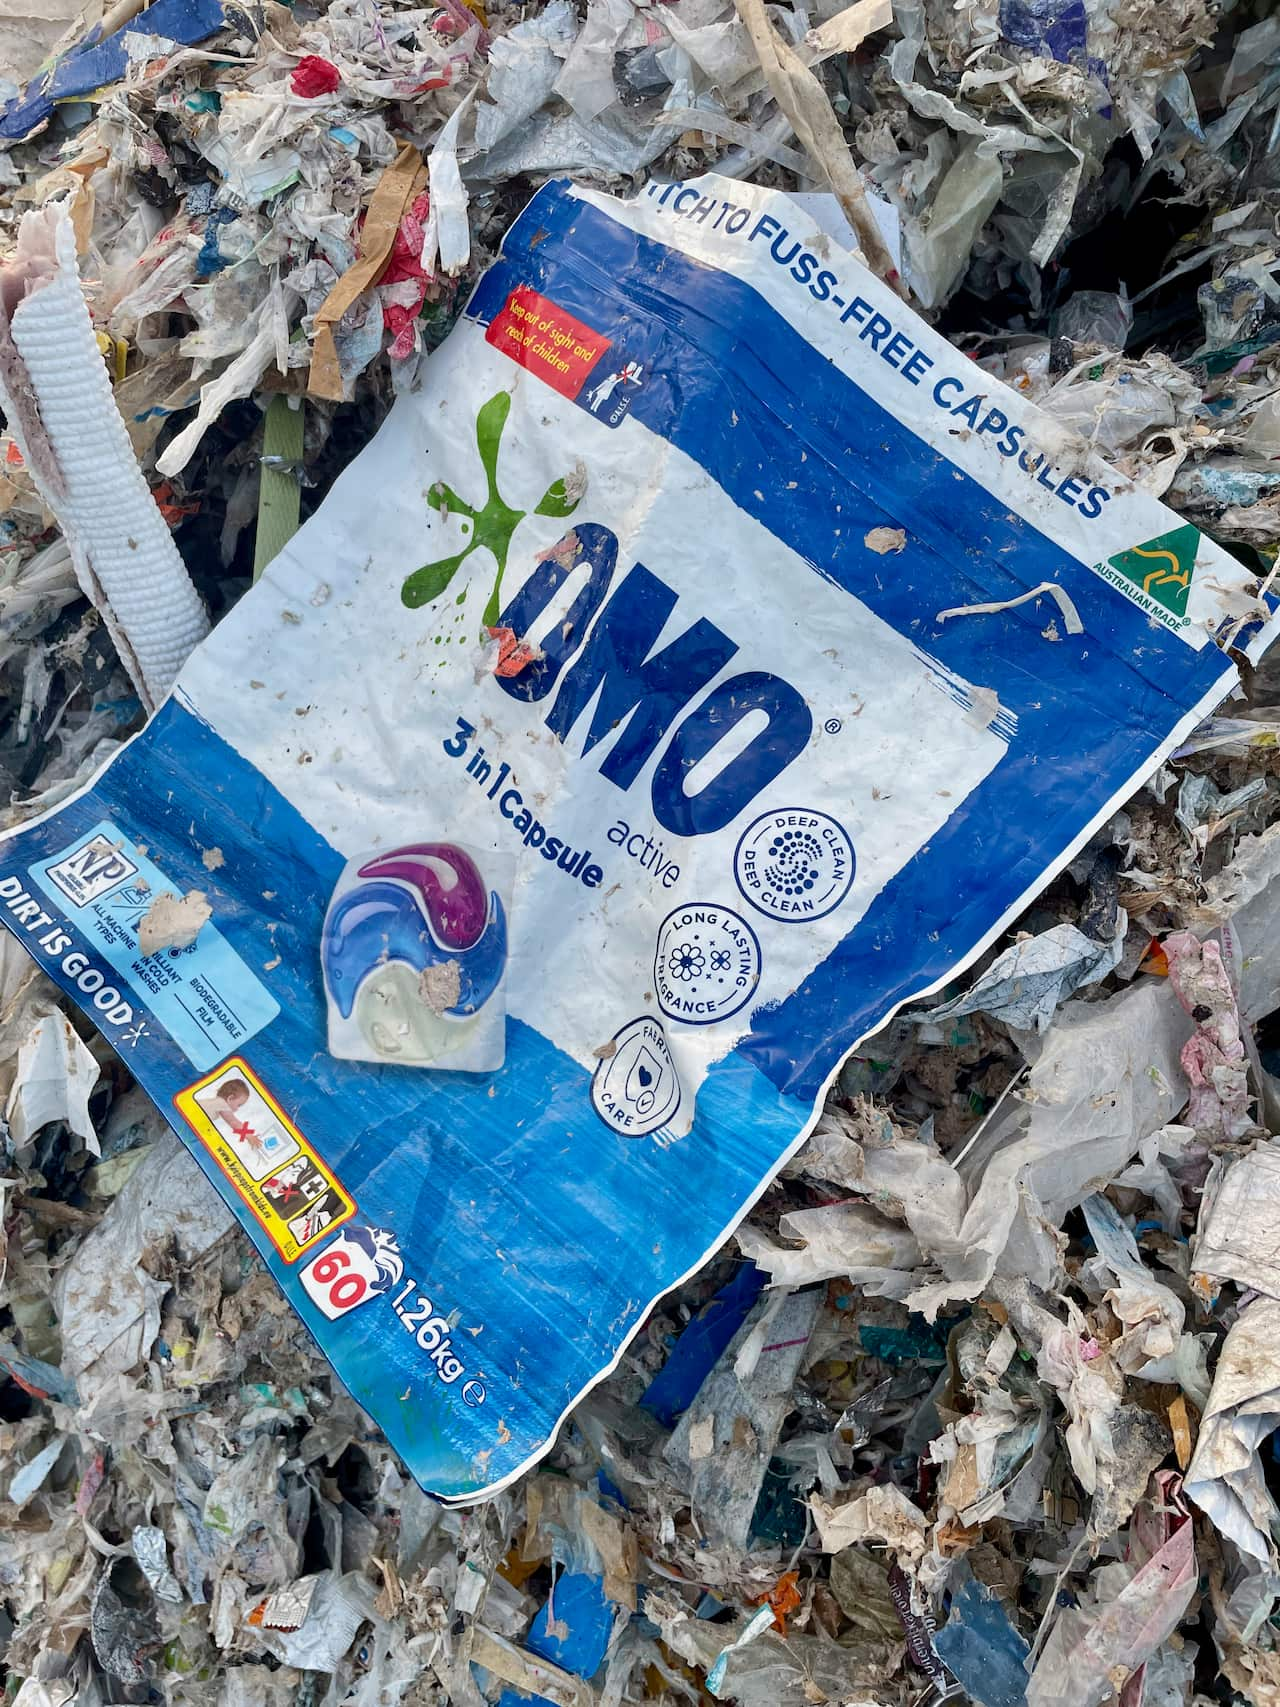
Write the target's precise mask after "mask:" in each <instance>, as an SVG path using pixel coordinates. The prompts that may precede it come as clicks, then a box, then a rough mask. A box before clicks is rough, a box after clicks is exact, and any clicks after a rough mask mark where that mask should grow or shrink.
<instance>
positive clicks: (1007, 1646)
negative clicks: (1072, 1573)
mask: <svg viewBox="0 0 1280 1707" xmlns="http://www.w3.org/2000/svg"><path fill="white" fill-rule="evenodd" d="M933 1645H934V1647H935V1648H936V1649H937V1652H938V1657H939V1659H940V1660H941V1661H942V1663H943V1665H944V1666H946V1668H947V1670H948V1671H949V1672H950V1673H951V1675H952V1676H953V1677H954V1678H955V1680H956V1682H957V1683H958V1684H960V1686H961V1687H962V1688H963V1689H964V1691H965V1693H966V1694H967V1695H968V1696H969V1698H970V1700H971V1701H975V1702H977V1704H978V1707H1023V1703H1024V1702H1025V1701H1026V1699H1027V1673H1026V1669H1025V1666H1024V1661H1025V1660H1026V1657H1027V1653H1028V1651H1029V1648H1028V1644H1027V1643H1026V1642H1025V1641H1024V1640H1023V1638H1022V1637H1021V1636H1020V1635H1019V1634H1018V1632H1017V1631H1016V1630H1015V1629H1014V1627H1013V1625H1012V1624H1011V1623H1010V1621H1009V1614H1008V1613H1007V1612H1006V1611H1005V1609H1004V1607H1003V1606H1002V1605H1001V1603H1000V1601H999V1600H998V1599H997V1598H996V1596H995V1595H994V1594H992V1592H991V1590H990V1589H989V1588H987V1587H986V1586H985V1585H984V1584H983V1583H980V1582H978V1580H977V1579H976V1578H975V1577H973V1576H972V1575H970V1576H969V1577H968V1580H967V1581H965V1582H964V1583H963V1585H962V1586H961V1587H960V1588H959V1589H958V1590H957V1591H956V1592H955V1593H954V1594H953V1595H952V1597H951V1616H950V1618H949V1619H948V1620H947V1622H946V1624H945V1625H944V1626H943V1628H942V1629H941V1630H938V1631H936V1632H935V1634H934V1638H933Z"/></svg>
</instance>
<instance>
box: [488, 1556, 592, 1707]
mask: <svg viewBox="0 0 1280 1707" xmlns="http://www.w3.org/2000/svg"><path fill="white" fill-rule="evenodd" d="M613 1619H614V1605H613V1602H612V1601H611V1600H610V1599H609V1597H608V1595H606V1594H605V1592H604V1578H603V1577H592V1576H587V1575H586V1574H585V1573H574V1574H573V1575H571V1576H563V1577H557V1578H556V1584H555V1588H554V1589H553V1590H552V1593H551V1597H550V1599H549V1600H548V1601H547V1602H546V1604H545V1605H544V1606H541V1607H539V1609H538V1612H537V1615H536V1616H535V1618H534V1620H533V1624H532V1625H531V1627H530V1630H529V1634H528V1636H527V1637H526V1639H525V1644H524V1645H525V1647H526V1648H527V1649H528V1651H529V1652H530V1653H531V1654H536V1655H537V1657H538V1658H539V1659H540V1660H550V1661H551V1663H552V1664H553V1665H558V1666H560V1667H561V1668H562V1670H564V1671H571V1672H573V1673H574V1675H575V1676H577V1677H594V1676H595V1674H596V1673H597V1672H598V1671H599V1670H600V1667H601V1666H602V1665H603V1664H604V1656H605V1654H606V1653H607V1652H608V1649H609V1638H610V1636H611V1635H612V1634H613ZM531 1703H532V1704H535V1707H544V1704H545V1707H555V1704H554V1702H550V1701H547V1699H546V1697H545V1696H543V1695H534V1696H528V1695H520V1694H518V1693H517V1692H516V1691H515V1690H514V1689H506V1690H504V1691H503V1693H502V1695H501V1696H500V1697H499V1699H498V1707H531Z"/></svg>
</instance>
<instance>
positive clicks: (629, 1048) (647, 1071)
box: [591, 1014, 681, 1138]
mask: <svg viewBox="0 0 1280 1707" xmlns="http://www.w3.org/2000/svg"><path fill="white" fill-rule="evenodd" d="M680 1102H681V1090H680V1075H679V1073H678V1072H677V1071H676V1064H675V1062H674V1061H673V1060H672V1058H671V1050H670V1048H669V1046H668V1044H667V1036H666V1033H665V1032H664V1031H663V1029H662V1027H661V1025H659V1024H658V1022H657V1020H654V1019H650V1017H649V1016H648V1015H647V1014H644V1015H642V1016H641V1017H640V1018H639V1019H633V1020H630V1021H629V1022H628V1023H627V1024H626V1025H624V1026H623V1027H622V1030H621V1031H618V1032H615V1033H614V1035H613V1037H612V1039H611V1040H610V1046H609V1049H608V1052H607V1053H605V1054H604V1055H602V1056H601V1058H600V1064H599V1066H598V1067H597V1068H596V1070H595V1073H594V1075H593V1076H592V1080H591V1106H592V1107H593V1108H594V1109H595V1111H596V1113H597V1114H598V1115H599V1116H600V1118H601V1120H603V1121H604V1123H605V1125H606V1126H609V1127H612V1128H613V1130H614V1131H615V1132H621V1133H622V1134H623V1135H624V1136H625V1137H628V1138H643V1137H644V1136H645V1134H646V1133H649V1132H656V1131H657V1130H658V1128H659V1127H660V1126H668V1125H670V1124H671V1122H672V1121H673V1120H674V1118H675V1116H676V1113H677V1110H678V1109H679V1107H680Z"/></svg>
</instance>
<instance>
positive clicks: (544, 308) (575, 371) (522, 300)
mask: <svg viewBox="0 0 1280 1707" xmlns="http://www.w3.org/2000/svg"><path fill="white" fill-rule="evenodd" d="M485 342H486V343H489V344H492V345H493V347H494V349H496V350H502V351H504V352H505V354H507V355H509V356H510V357H511V359H512V361H513V362H517V363H519V365H520V366H521V367H523V368H528V370H529V372H530V373H536V374H537V376H538V378H539V379H545V380H546V382H547V384H548V385H550V386H551V387H553V388H554V389H555V390H556V391H558V392H559V393H560V395H561V396H562V397H568V398H570V399H573V398H575V397H576V396H577V395H578V393H579V392H580V391H581V390H582V386H583V382H584V381H585V379H586V377H587V375H588V374H589V373H590V372H591V370H592V368H593V367H594V366H595V365H596V363H597V362H598V361H599V360H600V357H601V356H602V355H603V354H604V352H605V351H606V350H607V349H608V348H609V346H610V344H611V342H612V340H611V339H609V338H605V337H603V336H602V335H601V334H600V333H599V332H593V331H592V330H591V328H590V326H584V325H583V323H582V321H581V320H576V319H575V318H574V317H573V315H572V314H569V313H566V311H565V310H564V309H563V308H557V306H556V305H555V303H554V302H549V301H548V300H547V298H546V297H545V296H539V294H538V292H537V291H536V290H530V289H529V287H528V286H527V285H520V286H519V287H518V288H517V289H515V290H513V291H512V293H511V295H510V296H509V297H508V298H507V301H506V306H505V307H504V308H503V309H502V312H501V313H500V314H498V315H496V316H495V317H494V319H493V320H492V321H491V322H490V325H489V330H488V331H487V332H486V333H485Z"/></svg>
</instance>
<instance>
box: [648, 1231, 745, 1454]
mask: <svg viewBox="0 0 1280 1707" xmlns="http://www.w3.org/2000/svg"><path fill="white" fill-rule="evenodd" d="M764 1281H765V1277H764V1274H763V1272H762V1271H761V1270H760V1269H758V1268H757V1267H756V1265H755V1264H754V1263H750V1262H749V1263H744V1264H743V1265H742V1267H741V1268H740V1269H739V1270H738V1272H737V1274H735V1275H734V1277H733V1279H732V1280H731V1281H730V1282H729V1284H728V1285H727V1286H722V1287H721V1288H720V1290H719V1292H717V1293H716V1294H715V1296H714V1297H713V1298H709V1299H708V1300H707V1302H706V1303H705V1304H704V1305H703V1306H702V1308H701V1310H699V1311H698V1313H697V1315H696V1316H695V1317H694V1318H693V1320H692V1321H691V1322H690V1323H689V1325H688V1327H687V1328H686V1329H685V1330H684V1332H683V1333H682V1334H681V1335H680V1338H679V1339H678V1340H677V1341H676V1344H675V1348H674V1350H673V1351H672V1353H671V1355H670V1357H668V1359H667V1361H666V1362H665V1363H664V1364H663V1366H662V1368H661V1369H660V1370H659V1371H658V1373H657V1374H656V1375H655V1376H654V1378H653V1380H652V1381H650V1383H649V1385H648V1387H646V1388H645V1391H644V1393H643V1394H642V1395H641V1398H640V1405H641V1408H642V1409H643V1410H646V1411H648V1412H649V1414H650V1416H653V1417H656V1418H657V1419H658V1421H659V1422H660V1423H661V1424H662V1426H663V1428H671V1427H672V1426H673V1425H674V1423H675V1420H676V1418H677V1417H678V1416H680V1415H681V1414H682V1413H683V1412H684V1411H687V1410H688V1409H689V1406H690V1405H691V1404H692V1403H693V1400H694V1397H695V1395H696V1394H697V1392H698V1389H699V1388H700V1387H701V1386H702V1383H703V1382H704V1381H705V1380H706V1378H707V1376H708V1375H709V1374H710V1373H711V1371H712V1369H713V1368H714V1366H715V1363H716V1360H717V1359H718V1358H719V1356H720V1353H721V1352H722V1351H723V1350H724V1349H725V1347H726V1346H727V1345H728V1343H729V1341H730V1340H731V1339H732V1338H733V1336H734V1335H735V1334H736V1333H737V1331H738V1329H739V1328H740V1327H741V1326H742V1324H743V1322H745V1321H746V1319H747V1316H748V1315H749V1314H750V1311H751V1306H752V1305H753V1304H754V1303H755V1301H756V1299H757V1298H758V1297H759V1296H760V1292H761V1289H762V1287H763V1286H764Z"/></svg>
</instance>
